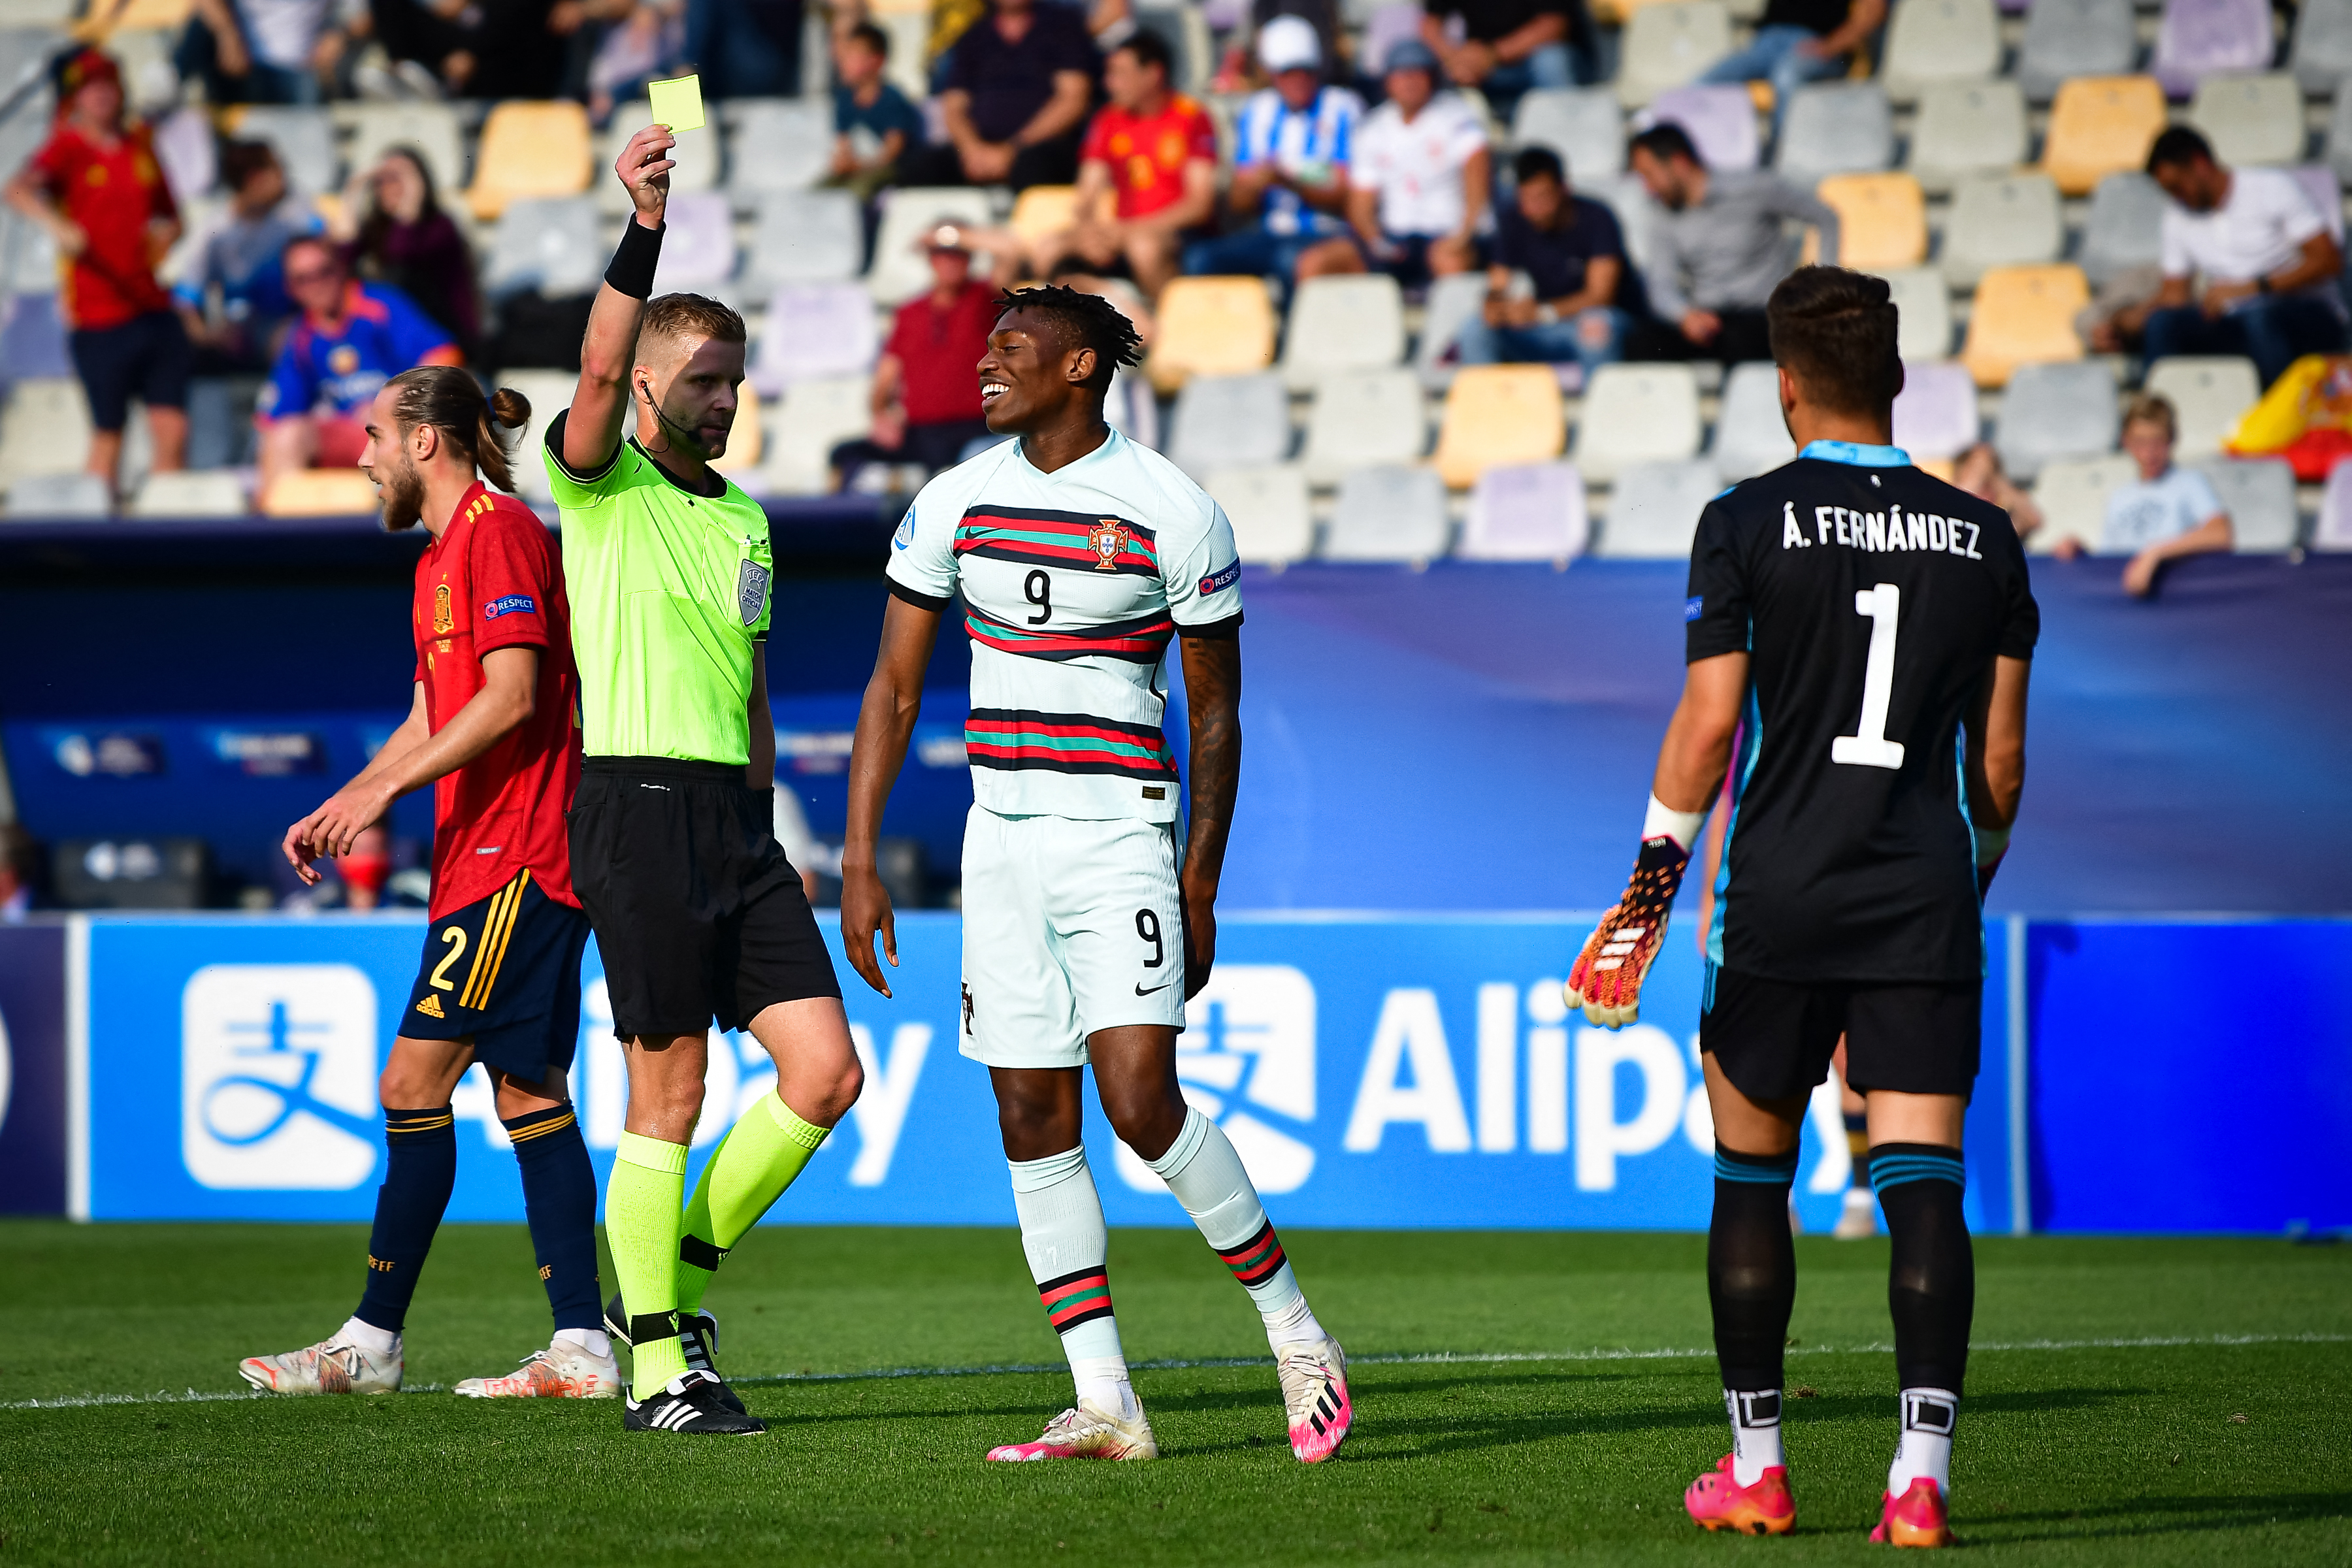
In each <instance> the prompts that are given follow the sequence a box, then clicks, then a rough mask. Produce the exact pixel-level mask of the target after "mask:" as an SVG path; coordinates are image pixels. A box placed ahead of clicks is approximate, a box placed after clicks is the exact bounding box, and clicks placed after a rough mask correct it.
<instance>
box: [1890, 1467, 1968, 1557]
mask: <svg viewBox="0 0 2352 1568" xmlns="http://www.w3.org/2000/svg"><path fill="white" fill-rule="evenodd" d="M1885 1496H1886V1506H1885V1509H1884V1510H1881V1512H1880V1513H1879V1516H1878V1528H1877V1529H1875V1530H1874V1531H1871V1532H1870V1538H1871V1540H1873V1541H1875V1542H1878V1543H1879V1544H1880V1545H1882V1546H1949V1545H1950V1544H1952V1521H1951V1515H1950V1513H1949V1511H1948V1510H1947V1509H1946V1508H1945V1506H1944V1492H1943V1489H1942V1488H1940V1487H1938V1486H1937V1485H1936V1483H1935V1481H1934V1480H1933V1479H1931V1478H1929V1477H1927V1476H1921V1477H1919V1478H1917V1479H1915V1480H1914V1481H1912V1483H1911V1484H1910V1485H1909V1486H1907V1487H1906V1488H1904V1489H1903V1495H1902V1496H1901V1497H1896V1496H1895V1494H1894V1493H1893V1492H1888V1493H1886V1494H1885Z"/></svg>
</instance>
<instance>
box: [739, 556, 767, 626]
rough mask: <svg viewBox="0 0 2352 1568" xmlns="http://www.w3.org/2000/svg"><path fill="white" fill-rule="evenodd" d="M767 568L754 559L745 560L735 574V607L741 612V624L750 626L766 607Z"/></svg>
mask: <svg viewBox="0 0 2352 1568" xmlns="http://www.w3.org/2000/svg"><path fill="white" fill-rule="evenodd" d="M768 576H769V574H768V569H767V568H766V567H765V566H762V565H761V564H760V563H758V562H756V561H751V560H746V561H744V562H743V563H742V564H741V566H740V567H739V568H738V569H737V571H736V574H735V607H736V608H737V609H738V610H740V611H741V612H742V615H743V624H744V625H745V626H751V624H753V623H754V622H756V621H757V620H759V618H760V612H761V611H762V610H764V609H766V608H767V607H768Z"/></svg>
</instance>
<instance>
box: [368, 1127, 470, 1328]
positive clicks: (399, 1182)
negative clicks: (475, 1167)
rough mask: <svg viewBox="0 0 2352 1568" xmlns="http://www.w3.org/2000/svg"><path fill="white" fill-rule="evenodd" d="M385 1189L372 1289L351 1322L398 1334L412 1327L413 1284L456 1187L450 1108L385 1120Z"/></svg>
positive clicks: (372, 1253)
mask: <svg viewBox="0 0 2352 1568" xmlns="http://www.w3.org/2000/svg"><path fill="white" fill-rule="evenodd" d="M383 1132H384V1142H385V1144H386V1145H387V1152H386V1158H385V1160H384V1168H383V1185H382V1186H380V1187H378V1188H377V1189H376V1190H375V1227H374V1228H373V1230H371V1231H369V1232H368V1276H367V1289H366V1291H365V1293H364V1294H362V1296H361V1297H360V1305H359V1310H358V1311H356V1312H354V1313H352V1316H353V1317H355V1318H357V1319H359V1321H361V1322H362V1323H366V1324H368V1325H370V1326H371V1327H373V1328H377V1329H382V1330H383V1331H385V1332H387V1333H394V1334H396V1333H398V1332H400V1331H401V1329H402V1327H403V1326H404V1324H405V1323H406V1322H407V1321H408V1302H409V1299H410V1298H411V1297H413V1296H415V1294H416V1276H417V1272H418V1270H420V1269H422V1268H424V1267H425V1254H426V1253H427V1252H430V1251H431V1250H432V1249H433V1233H434V1232H435V1231H436V1230H438V1229H440V1228H441V1215H442V1212H443V1211H444V1210H446V1208H447V1207H448V1206H449V1194H450V1192H451V1191H452V1190H453V1189H455V1188H456V1186H457V1123H456V1121H454V1120H453V1119H452V1117H451V1116H450V1112H449V1107H447V1106H446V1105H441V1106H435V1107H433V1108H431V1109H429V1110H393V1109H391V1108H390V1107H389V1106H387V1107H386V1108H385V1109H384V1113H383Z"/></svg>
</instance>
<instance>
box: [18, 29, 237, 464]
mask: <svg viewBox="0 0 2352 1568" xmlns="http://www.w3.org/2000/svg"><path fill="white" fill-rule="evenodd" d="M52 75H53V77H54V78H55V86H56V89H57V103H58V109H57V120H56V122H55V124H54V125H52V127H51V128H50V132H49V138H48V140H47V142H43V143H42V144H41V146H40V150H39V151H37V152H36V153H34V154H33V155H32V157H31V158H30V159H28V160H27V161H26V163H25V166H24V167H23V168H22V169H19V170H18V171H17V172H16V177H15V178H13V179H11V180H10V181H9V182H8V186H7V198H8V205H10V206H12V207H14V208H16V211H18V212H19V213H21V214H23V215H24V216H26V217H27V218H30V219H31V220H32V221H33V222H35V223H37V224H38V225H40V226H41V227H43V228H44V229H47V231H48V234H49V237H50V238H51V239H53V240H54V241H56V243H57V247H58V255H59V256H61V257H65V258H69V263H68V266H67V268H66V274H65V288H64V290H63V296H62V299H61V300H60V303H61V304H62V306H63V308H64V313H65V318H66V323H67V325H68V326H69V327H71V328H72V329H73V331H72V337H71V338H70V340H69V346H70V348H71V350H72V353H73V362H74V371H75V373H76V374H78V375H79V377H80V378H81V385H82V391H83V392H84V393H85V394H86V395H88V397H89V422H90V439H89V471H90V472H91V473H94V474H96V475H98V476H99V477H100V478H101V479H104V480H105V481H106V484H107V488H108V489H109V490H110V491H112V490H113V489H116V485H117V476H116V468H117V467H118V466H119V464H120V462H121V457H122V427H123V425H124V423H125V422H126V421H127V420H128V419H129V417H130V411H131V398H133V397H134V396H135V397H137V398H138V399H139V400H140V401H141V402H142V403H143V404H145V405H146V408H147V433H148V435H149V437H152V442H153V446H154V457H153V460H152V466H153V468H155V470H156V471H158V472H161V471H163V470H165V469H170V468H179V467H180V466H181V465H182V462H183V459H184V456H185V454H186V451H187V445H188V416H187V403H188V373H189V371H190V369H191V368H192V365H193V363H194V353H193V352H192V350H191V349H190V346H189V343H188V334H187V332H186V331H184V329H183V328H182V327H181V325H180V318H179V315H178V313H177V312H175V311H174V310H173V308H172V296H171V294H170V292H169V291H168V290H167V289H164V287H163V284H162V283H160V282H158V281H157V280H156V278H155V267H156V264H157V263H158V262H160V261H162V260H163V256H164V254H165V252H167V251H169V250H170V249H171V248H172V246H173V243H174V242H175V241H176V240H177V239H178V238H179V237H180V209H179V207H178V205H176V204H174V203H173V200H172V191H171V187H170V186H169V185H167V184H164V181H163V168H162V167H161V165H159V164H158V163H156V162H155V147H154V142H153V139H152V136H151V135H150V134H149V132H148V128H147V127H146V126H145V125H143V124H138V125H134V124H130V123H127V122H126V121H125V120H124V119H123V113H122V76H121V71H120V70H119V69H118V68H116V66H115V63H114V61H113V60H112V58H110V57H108V56H106V55H103V54H101V53H100V52H99V51H98V50H96V49H81V50H79V51H77V52H75V53H73V54H70V55H68V56H66V57H64V58H61V59H60V60H58V63H57V64H56V66H55V67H54V68H53V70H52Z"/></svg>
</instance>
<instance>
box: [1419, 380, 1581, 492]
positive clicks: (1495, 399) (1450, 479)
mask: <svg viewBox="0 0 2352 1568" xmlns="http://www.w3.org/2000/svg"><path fill="white" fill-rule="evenodd" d="M1567 440H1568V411H1567V408H1566V407H1565V406H1564V405H1562V403H1561V401H1560V395H1559V376H1558V375H1556V374H1553V372H1552V368H1551V366H1549V365H1548V364H1478V365H1467V366H1465V367H1464V368H1463V370H1462V371H1461V373H1460V374H1457V375H1455V376H1454V387H1453V390H1452V391H1450V392H1448V393H1447V394H1446V395H1445V422H1444V426H1441V427H1440V428H1439V430H1438V433H1437V471H1438V474H1439V475H1440V476H1441V477H1442V478H1443V479H1444V480H1445V482H1446V483H1447V484H1448V485H1450V486H1452V487H1453V488H1454V489H1457V490H1458V489H1468V488H1469V487H1470V486H1472V485H1474V484H1476V483H1477V482H1478V476H1479V475H1480V474H1483V473H1485V472H1486V470H1487V469H1488V468H1493V467H1494V466H1495V465H1496V464H1497V463H1540V462H1545V461H1548V460H1549V459H1550V458H1557V457H1559V450H1560V447H1562V446H1563V445H1564V444H1565V443H1566V442H1567Z"/></svg>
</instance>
